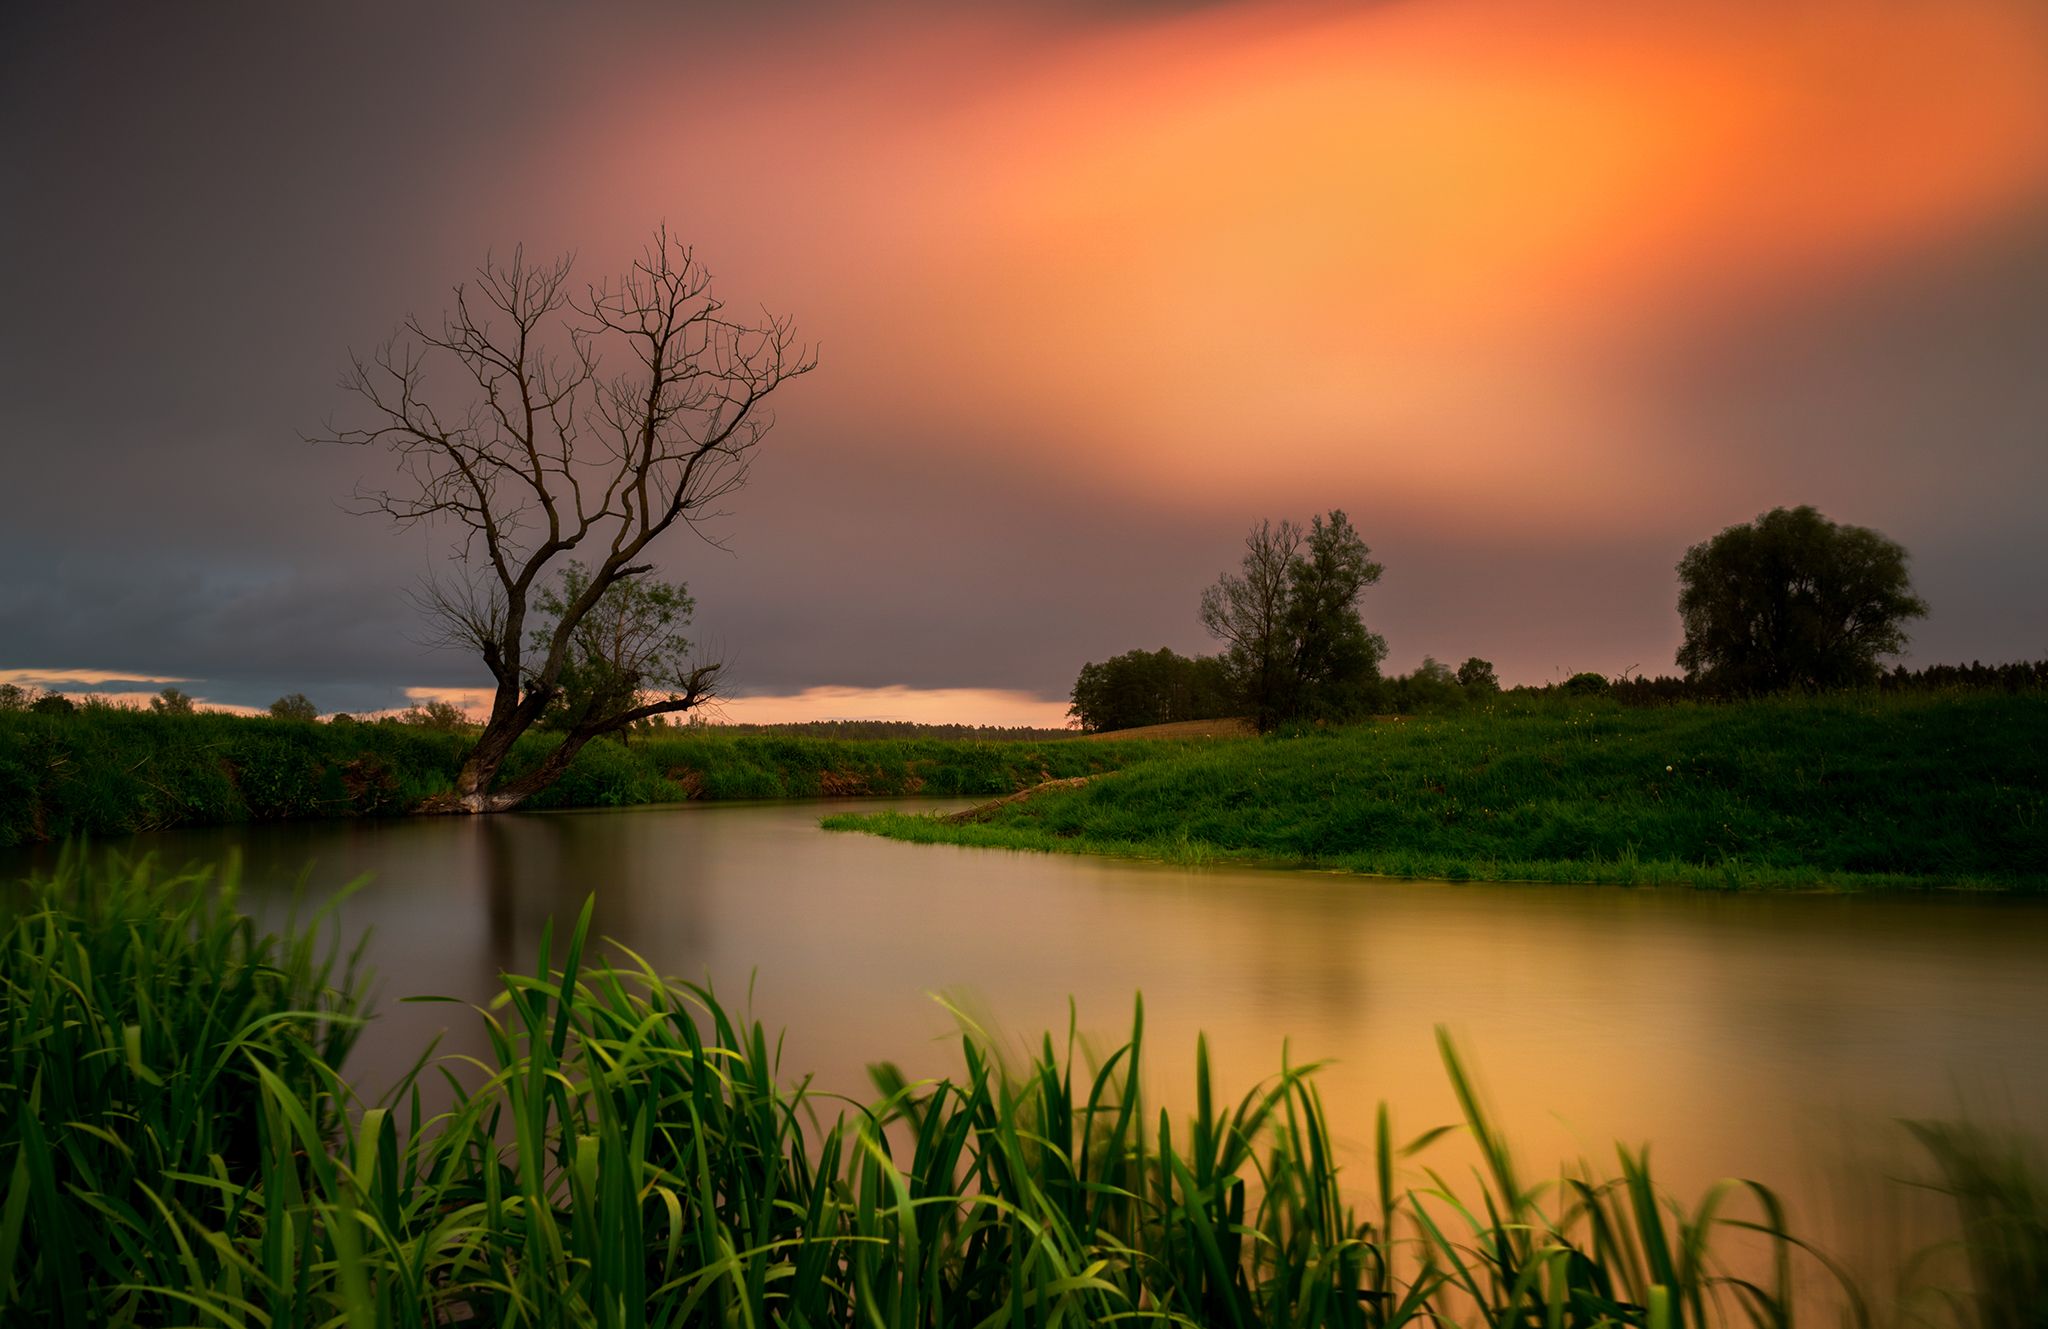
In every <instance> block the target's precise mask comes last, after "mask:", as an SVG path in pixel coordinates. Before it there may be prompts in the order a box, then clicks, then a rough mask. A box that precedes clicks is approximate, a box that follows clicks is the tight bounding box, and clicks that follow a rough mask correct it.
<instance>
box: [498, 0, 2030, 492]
mask: <svg viewBox="0 0 2048 1329" xmlns="http://www.w3.org/2000/svg"><path fill="white" fill-rule="evenodd" d="M835 22H837V23H838V26H831V25H829V24H825V23H822V22H821V24H820V25H819V26H818V27H816V28H815V29H812V30H809V31H808V32H806V33H805V34H804V35H803V36H802V37H801V38H792V39H790V40H789V41H786V42H785V43H784V44H783V45H781V46H779V47H777V48H776V49H775V50H774V51H773V52H772V53H761V54H759V55H758V57H757V58H758V60H759V63H749V62H748V61H745V60H740V61H736V62H734V63H733V64H732V65H730V66H729V67H721V68H719V69H716V70H710V71H707V72H706V73H705V74H704V75H703V76H702V77H693V78H691V79H690V80H687V81H685V83H683V84H680V85H679V84H678V83H677V82H676V81H675V80H673V79H667V78H663V77H657V76H655V74H656V71H658V69H659V68H660V65H659V63H658V62H659V59H661V58H665V57H661V56H660V55H659V53H658V52H655V53H651V54H649V55H648V57H647V59H648V60H649V62H650V63H649V65H648V69H647V73H648V76H647V77H644V78H630V79H625V80H621V81H622V82H624V83H626V84H628V85H630V86H631V87H632V88H633V91H631V92H630V93H628V94H625V95H624V96H622V97H621V98H619V99H616V100H613V101H608V102H605V103H602V104H599V105H594V106H593V108H592V110H591V113H590V118H589V120H588V122H587V123H583V124H578V125H572V126H565V127H564V128H563V130H562V131H561V134H560V139H559V141H558V142H556V143H555V144H554V145H553V146H552V147H551V148H550V149H549V150H548V151H549V153H550V154H552V156H551V159H550V161H549V162H548V163H547V164H546V165H545V166H544V167H539V168H536V169H539V170H542V171H543V173H545V174H548V175H549V176H550V178H552V177H553V175H554V174H555V173H556V172H557V171H558V170H559V171H561V172H564V173H565V175H564V178H565V181H566V184H565V188H564V189H563V190H562V191H561V194H562V197H563V199H564V200H565V201H564V202H563V203H562V205H561V206H562V207H563V209H564V210H565V212H567V211H575V210H578V209H595V208H600V207H601V208H602V209H603V213H602V215H603V217H604V218H605V219H606V221H605V222H604V224H603V225H599V224H597V223H595V222H593V221H592V219H591V218H590V217H587V216H585V217H566V218H565V219H564V220H563V223H562V233H563V234H565V235H588V234H591V233H593V232H594V231H603V230H605V228H606V227H610V228H611V232H610V233H612V234H616V235H617V236H619V237H620V239H621V241H622V242H624V241H627V240H630V238H631V237H632V235H633V234H634V233H636V232H637V229H638V227H639V226H640V225H641V224H642V222H643V220H644V218H645V217H647V216H651V215H663V214H666V215H669V216H670V217H671V218H672V219H675V220H677V221H678V224H679V225H684V226H686V227H688V228H689V229H690V231H691V233H692V234H694V235H699V236H700V237H701V239H702V241H703V243H704V245H705V247H706V252H707V253H712V254H715V255H716V256H717V266H718V268H719V270H720V273H721V276H722V277H724V278H728V279H730V280H732V281H733V282H734V283H735V289H738V290H744V291H745V292H746V293H747V296H748V298H750V299H751V298H760V299H763V300H767V301H768V302H770V303H771V304H772V305H774V306H775V307H777V308H786V309H790V310H793V311H794V312H796V313H797V314H798V315H799V317H800V321H801V323H802V326H803V327H804V329H805V331H806V332H807V333H809V334H811V335H815V336H819V337H821V338H822V339H823V341H824V343H825V351H826V358H825V371H824V372H823V373H822V374H821V375H820V376H819V377H818V379H817V380H815V381H814V382H813V383H812V384H808V385H806V386H807V395H806V396H805V397H803V398H799V399H797V400H796V401H794V402H793V404H792V405H791V406H790V408H789V415H790V421H789V423H790V425H791V433H792V434H795V433H797V432H799V431H808V432H810V433H813V434H830V435H833V436H839V435H843V434H845V433H848V432H851V433H853V434H855V435H856V436H858V437H860V438H861V439H863V440H864V441H868V440H875V439H884V440H886V439H895V440H899V441H898V442H897V443H895V444H893V446H898V447H901V448H904V449H906V450H916V449H920V448H923V449H929V448H933V447H940V446H962V445H963V444H964V442H965V441H974V442H984V441H985V442H987V443H988V444H990V445H994V446H1002V447H1004V448H1006V449H1011V450H1013V451H1014V452H1015V457H1014V465H1015V466H1016V467H1018V468H1035V469H1037V470H1039V471H1041V472H1043V473H1044V475H1045V476H1047V477H1054V478H1058V477H1067V476H1072V475H1075V474H1077V473H1085V474H1086V475H1087V477H1088V479H1087V483H1088V484H1089V485H1090V486H1091V487H1094V488H1097V489H1105V488H1107V489H1112V490H1122V491H1124V492H1127V493H1130V494H1132V495H1133V496H1141V497H1142V498H1143V499H1144V500H1145V501H1147V502H1150V503H1179V504H1200V505H1207V506H1216V505H1228V506H1231V507H1233V508H1243V509H1246V510H1252V511H1255V510H1258V509H1260V508H1262V507H1265V506H1269V505H1272V504H1276V503H1279V504H1291V503H1293V502H1294V501H1295V497H1296V496H1299V495H1301V494H1303V493H1310V492H1313V493H1317V494H1321V495H1326V496H1327V498H1326V499H1324V500H1322V501H1328V502H1339V503H1345V504H1350V505H1354V506H1356V505H1359V504H1361V503H1362V502H1364V501H1365V500H1366V499H1367V498H1370V499H1372V500H1373V501H1379V502H1385V503H1389V504H1401V505H1404V506H1411V507H1417V508H1428V509H1431V510H1433V511H1436V512H1441V513H1443V514H1445V519H1446V520H1447V521H1451V522H1458V521H1464V522H1470V523H1473V524H1484V525H1489V526H1492V527H1494V528H1496V529H1497V528H1498V527H1499V526H1500V525H1501V524H1503V523H1512V522H1526V521H1529V520H1534V518H1533V517H1531V516H1530V515H1529V514H1530V512H1531V510H1532V507H1531V505H1530V504H1529V502H1528V501H1527V500H1528V498H1529V496H1530V494H1531V493H1532V492H1540V493H1542V495H1543V497H1544V499H1545V502H1544V504H1543V505H1542V508H1543V514H1544V516H1543V519H1544V520H1546V521H1552V522H1554V521H1558V520H1567V521H1584V520H1589V519H1593V518H1595V517H1599V518H1600V519H1601V520H1607V521H1613V520H1619V519H1618V518H1615V517H1614V515H1613V514H1617V513H1627V512H1631V511H1640V510H1642V509H1644V508H1645V507H1646V506H1647V505H1648V504H1651V503H1656V502H1662V501H1667V500H1668V497H1669V495H1670V493H1671V492H1673V491H1674V489H1675V490H1679V491H1685V490H1689V489H1693V488H1696V487H1697V484H1696V482H1697V480H1698V476H1697V475H1695V474H1693V473H1692V472H1690V471H1689V470H1688V468H1689V467H1691V466H1694V465H1696V463H1695V462H1694V461H1692V460H1691V459H1690V458H1689V457H1688V456H1687V455H1686V454H1685V453H1684V450H1683V447H1682V445H1681V444H1679V443H1678V442H1677V440H1676V435H1677V434H1678V433H1679V432H1680V431H1676V430H1674V429H1673V427H1672V422H1671V421H1670V420H1669V419H1668V418H1666V417H1665V416H1664V415H1663V414H1662V413H1663V412H1665V411H1666V410H1667V409H1668V408H1667V407H1666V406H1665V404H1664V403H1662V402H1660V401H1656V400H1652V399H1648V398H1646V397H1645V396H1644V394H1643V393H1642V392H1640V391H1638V390H1637V388H1636V386H1635V385H1634V384H1633V383H1632V382H1631V379H1632V377H1633V376H1634V375H1635V374H1636V373H1638V372H1639V370H1640V364H1639V362H1638V361H1637V360H1635V359H1632V357H1635V356H1639V355H1640V353H1641V349H1642V345H1643V343H1645V342H1646V341H1648V340H1652V339H1659V338H1668V337H1671V336H1673V335H1674V334H1675V333H1676V332H1680V331H1683V330H1684V329H1685V328H1686V327H1688V326H1689V325H1690V324H1691V323H1693V322H1694V321H1696V320H1706V319H1713V318H1723V317H1729V316H1731V314H1732V315H1739V316H1743V317H1757V316H1758V315H1757V313H1756V311H1757V310H1758V309H1759V308H1762V307H1767V306H1769V305H1770V304H1772V303H1773V302H1776V301H1781V300H1793V299H1798V298H1801V297H1802V296H1805V295H1810V294H1812V293H1814V292H1815V291H1816V290H1818V289H1821V288H1824V287H1826V286H1827V285H1829V284H1831V283H1840V282H1853V281H1860V280H1864V279H1866V278H1867V277H1869V276H1870V275H1871V274H1882V273H1884V272H1885V271H1886V270H1888V267H1889V266H1890V265H1893V264H1897V263H1901V262H1904V261H1906V260H1907V259H1909V258H1910V257H1912V256H1914V255H1916V254H1922V253H1925V252H1927V251H1929V250H1933V249H1939V248H1940V247H1942V246H1952V245H1955V244H1959V243H1968V240H1969V237H1970V236H1971V235H1972V234H1973V233H1975V232H1976V230H1977V229H1978V228H1980V227H1984V226H1987V225H1990V224H1993V223H1995V222H1997V221H1998V220H1999V219H2001V218H2005V217H2009V216H2015V215H2020V214H2021V213H2022V212H2023V211H2024V210H2025V209H2027V208H2029V207H2033V206H2038V205H2039V204H2040V203H2041V202H2042V201H2043V200H2044V199H2048V9H2044V8H2042V7H2041V6H2039V5H2038V4H2036V3H2034V2H2033V0H1896V2H1895V3H1884V4H1873V3H1868V2H1867V0H1802V2H1801V3H1799V4H1792V5H1762V4H1756V5H1739V4H1725V3H1710V2H1708V0H1671V2H1670V3H1660V4H1656V5H1634V6H1627V5H1616V4H1612V3H1601V2H1597V0H1549V2H1547V3H1531V2H1528V0H1411V2H1410V3H1404V4H1398V5H1373V6H1356V5H1348V4H1347V5H1341V6H1325V5H1294V6H1282V5H1274V4H1269V3H1264V2H1263V0H1261V2H1260V3H1250V2H1249V0H1247V2H1245V3H1239V4H1236V5H1228V6H1224V7H1221V8H1215V9H1209V10H1204V11H1202V12H1199V13H1196V14H1193V15H1180V16H1171V17H1167V18H1158V17H1153V16H1143V17H1138V18H1124V19H1119V20H1117V21H1113V22H1111V21H1103V20H1099V19H1092V18H1085V17H1069V18H1066V19H1063V20H1049V19H1037V20H1029V21H1027V20H1026V19H1024V18H1020V17H1019V16H1017V15H1015V14H1001V13H998V14H990V13H988V12H986V11H962V13H960V14H958V15H948V16H944V17H934V16H932V15H931V14H929V13H926V14H923V15H911V16H905V15H901V14H898V15H896V16H894V17H883V18H875V17H873V16H870V15H863V16H862V17H861V18H859V19H858V20H852V19H848V20H844V21H835ZM850 52H857V53H858V54H849V53H850ZM622 124H623V125H629V126H635V127H636V128H633V129H631V130H629V131H627V132H624V133H620V132H619V131H618V126H620V125H622ZM593 145H595V150H593ZM599 201H601V202H599ZM678 208H680V209H682V210H683V211H682V212H681V213H680V214H679V213H678V211H677V210H678ZM625 219H630V224H628V222H627V221H626V220H625ZM1660 444H1661V445H1662V446H1663V447H1664V449H1665V452H1666V454H1667V455H1664V456H1662V457H1660V458H1658V459H1657V461H1656V464H1646V462H1645V458H1646V450H1647V451H1655V450H1656V449H1657V448H1658V447H1659V446H1660ZM871 445H875V446H890V444H886V443H884V444H871ZM1475 477H1484V480H1485V483H1483V484H1480V485H1475V484H1474V479H1475ZM1560 477H1566V479H1565V480H1561V479H1560Z"/></svg>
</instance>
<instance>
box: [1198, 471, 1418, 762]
mask: <svg viewBox="0 0 2048 1329" xmlns="http://www.w3.org/2000/svg"><path fill="white" fill-rule="evenodd" d="M1244 544H1245V552H1244V556H1243V558H1242V559H1241V560H1240V562H1239V570H1238V571H1237V572H1234V573H1230V572H1226V573H1224V574H1223V575H1222V576H1221V577H1220V578H1218V579H1217V581H1216V583H1215V584H1214V585H1212V586H1210V587H1209V588H1208V589H1207V590H1206V591H1204V592H1203V593H1202V606H1201V617H1202V626H1204V627H1205V628H1207V629H1208V630H1209V632H1210V634H1211V635H1212V636H1215V637H1217V638H1219V639H1221V640H1222V641H1223V642H1224V643H1225V647H1224V652H1223V662H1224V668H1225V671H1226V673H1227V674H1228V676H1229V679H1230V683H1231V686H1232V689H1233V691H1234V692H1235V694H1236V695H1237V697H1238V698H1239V699H1240V702H1241V705H1242V706H1243V708H1244V710H1245V711H1246V713H1248V714H1249V715H1250V716H1251V718H1252V721H1253V722H1254V723H1255V724H1257V725H1258V727H1259V728H1260V729H1261V730H1268V729H1272V728H1273V727H1274V726H1276V725H1278V724H1280V723H1282V722H1284V721H1287V720H1293V719H1316V720H1338V719H1346V718H1350V717H1352V716H1355V715H1359V714H1362V713H1363V712H1365V711H1366V710H1368V709H1369V708H1370V705H1371V700H1372V695H1373V693H1372V685H1373V683H1374V682H1375V681H1376V680H1377V679H1378V678H1379V667H1380V661H1381V660H1383V659H1384V658H1386V653H1387V644H1386V641H1385V639H1383V638H1382V637H1380V636H1379V635H1378V634H1377V633H1374V632H1370V631H1368V630H1367V629H1366V626H1365V622H1364V620H1363V619H1362V618H1361V617H1360V616H1359V610H1358V599H1359V597H1360V596H1361V595H1363V594H1364V593H1365V591H1366V588H1367V587H1370V586H1372V585H1373V584H1374V583H1375V582H1377V581H1378V580H1379V579H1380V573H1381V572H1382V571H1383V569H1382V568H1381V566H1380V565H1379V564H1378V563H1375V562H1373V561H1372V557H1371V555H1372V551H1371V550H1370V549H1369V548H1367V546H1366V544H1365V541H1364V540H1362V539H1361V538H1359V535H1358V532H1357V530H1356V529H1355V528H1354V527H1353V526H1352V525H1351V521H1350V519H1349V518H1347V517H1346V516H1345V515H1344V513H1343V512H1342V511H1341V510H1334V509H1333V510H1332V511H1331V512H1330V513H1329V514H1328V515H1327V516H1319V517H1316V518H1314V519H1313V520H1312V521H1311V522H1310V523H1309V525H1308V527H1307V528H1306V529H1303V528H1302V527H1300V526H1298V525H1296V524H1295V523H1294V522H1292V521H1282V522H1281V523H1280V524H1279V525H1278V526H1275V525H1274V524H1273V523H1272V522H1270V521H1262V522H1260V523H1259V524H1258V525H1257V526H1255V527H1253V528H1252V530H1251V532H1250V534H1248V535H1247V536H1246V537H1245V542H1244Z"/></svg>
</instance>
